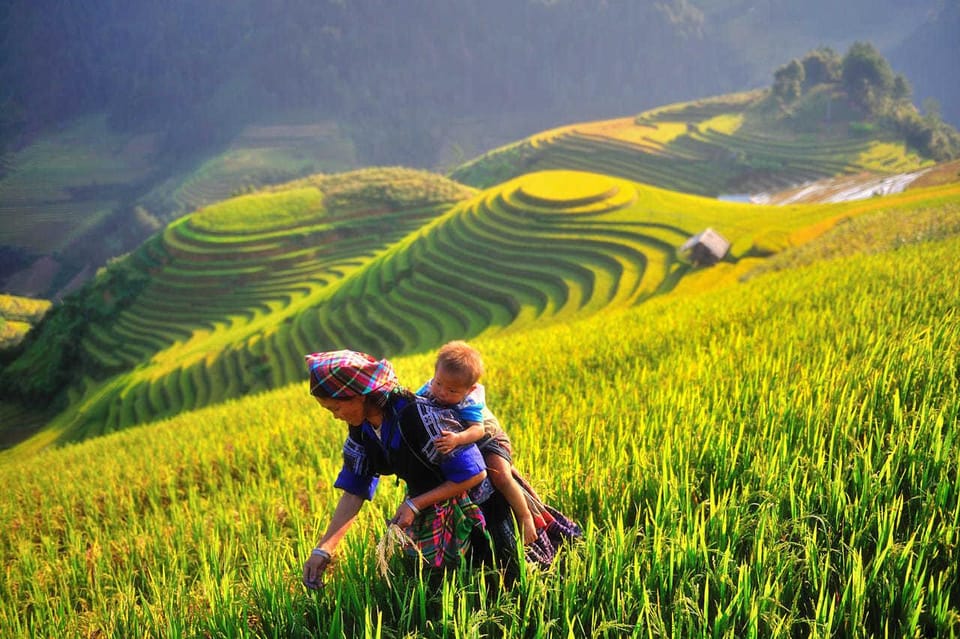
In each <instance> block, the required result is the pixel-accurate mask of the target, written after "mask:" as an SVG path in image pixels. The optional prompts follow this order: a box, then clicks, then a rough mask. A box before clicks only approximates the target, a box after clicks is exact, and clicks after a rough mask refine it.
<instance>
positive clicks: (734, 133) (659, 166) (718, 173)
mask: <svg viewBox="0 0 960 639" xmlns="http://www.w3.org/2000/svg"><path fill="white" fill-rule="evenodd" d="M765 97H766V94H765V93H764V92H763V91H753V92H747V93H742V94H732V95H727V96H721V97H718V98H712V99H706V100H697V101H693V102H684V103H678V104H672V105H667V106H664V107H658V108H656V109H652V110H650V111H645V112H643V113H641V114H639V115H637V116H636V117H634V118H617V119H614V120H607V121H600V122H584V123H579V124H572V125H567V126H563V127H558V128H556V129H552V130H549V131H545V132H542V133H538V134H536V135H534V136H531V137H529V138H527V139H525V140H521V141H520V142H517V143H514V144H511V145H509V146H506V147H503V148H501V149H494V150H493V151H490V152H488V153H486V154H484V155H483V156H481V157H479V158H477V159H475V160H473V161H471V162H468V163H466V164H464V165H463V166H461V167H458V168H457V169H456V170H454V171H453V172H452V173H451V177H453V179H455V180H458V181H460V182H464V183H465V184H470V185H473V186H476V187H489V186H492V185H494V184H498V183H500V182H503V181H505V180H508V179H511V178H513V177H516V176H518V175H522V174H525V173H529V172H531V171H537V170H550V169H569V170H578V171H589V172H594V173H603V174H607V175H612V176H617V177H621V178H625V179H629V180H633V181H636V182H642V183H644V184H650V185H653V186H657V187H660V188H664V189H669V190H673V191H679V192H682V193H691V194H695V195H701V196H706V197H717V196H718V195H721V194H724V193H762V192H776V191H779V190H783V189H786V188H789V187H792V186H795V185H797V184H802V183H806V182H810V181H813V180H817V179H822V178H827V177H836V176H841V175H848V174H854V173H860V172H865V171H866V172H870V173H875V174H880V175H887V174H893V173H902V172H908V171H914V170H917V169H919V168H921V167H924V166H929V165H931V164H932V162H930V161H928V160H925V159H924V158H922V157H920V156H919V155H918V154H917V153H916V152H915V151H913V150H911V149H909V148H907V147H906V146H905V145H904V143H903V141H902V140H899V139H895V136H892V135H890V134H886V135H883V134H880V133H879V132H878V133H877V134H876V135H874V136H872V137H870V138H864V137H858V136H854V135H848V134H846V133H838V132H837V131H834V130H832V129H831V130H824V131H820V132H816V133H810V132H795V131H791V128H790V124H789V123H788V124H785V123H783V122H775V121H773V119H772V118H771V116H770V114H768V113H766V111H765V107H764V99H765ZM817 126H818V127H820V128H824V127H826V124H824V123H817ZM834 128H836V127H834Z"/></svg>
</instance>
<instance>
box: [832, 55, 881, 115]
mask: <svg viewBox="0 0 960 639" xmlns="http://www.w3.org/2000/svg"><path fill="white" fill-rule="evenodd" d="M841 81H842V82H843V87H844V89H846V90H847V95H849V96H850V97H851V98H852V99H853V100H854V102H856V103H857V104H858V105H859V106H860V107H861V108H863V109H864V110H865V111H867V112H868V113H875V112H879V111H881V110H882V107H883V105H884V102H885V101H886V100H887V98H889V97H890V96H891V94H892V93H893V88H894V75H893V69H891V68H890V64H889V63H888V62H887V61H886V59H885V58H884V57H883V56H882V55H880V53H879V52H878V51H877V50H876V49H875V48H874V46H873V45H872V44H870V43H867V42H854V43H853V44H852V45H851V46H850V49H849V50H848V51H847V54H846V55H845V56H844V57H843V63H842V65H841Z"/></svg>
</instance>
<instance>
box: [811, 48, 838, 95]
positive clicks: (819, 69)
mask: <svg viewBox="0 0 960 639" xmlns="http://www.w3.org/2000/svg"><path fill="white" fill-rule="evenodd" d="M801 64H802V65H803V73H804V80H803V88H804V89H808V88H810V87H813V86H816V85H818V84H825V83H833V82H839V81H840V64H841V59H840V56H839V55H837V53H836V52H835V51H834V50H833V49H831V48H830V47H820V48H819V49H814V50H813V51H811V52H810V53H808V54H807V55H805V56H804V57H803V60H801Z"/></svg>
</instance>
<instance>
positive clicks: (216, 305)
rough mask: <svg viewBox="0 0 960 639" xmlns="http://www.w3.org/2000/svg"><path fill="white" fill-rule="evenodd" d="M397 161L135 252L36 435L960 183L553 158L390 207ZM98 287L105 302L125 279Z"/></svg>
mask: <svg viewBox="0 0 960 639" xmlns="http://www.w3.org/2000/svg"><path fill="white" fill-rule="evenodd" d="M360 175H367V174H366V173H361V174H360ZM387 175H389V178H385V179H384V180H382V181H377V180H374V181H373V182H372V184H367V185H365V186H362V187H358V188H357V189H355V190H350V189H346V190H345V192H344V191H341V192H339V194H338V191H337V188H338V186H339V187H340V188H341V189H343V186H342V185H343V184H344V183H349V180H347V179H345V178H342V177H337V176H332V177H326V178H322V181H321V182H318V184H320V185H321V186H324V185H325V187H326V189H327V191H326V193H324V198H323V200H322V202H325V203H327V204H324V205H321V204H319V203H320V202H321V191H320V189H319V188H318V186H317V184H311V182H310V181H309V180H306V181H300V182H296V183H293V184H291V185H290V186H289V187H288V188H285V189H278V190H275V191H274V192H270V193H263V194H258V195H250V196H244V197H240V198H236V199H234V200H228V201H226V202H224V203H222V204H220V205H218V206H216V207H210V208H209V209H205V210H203V211H200V212H198V213H197V214H195V215H192V216H187V217H185V218H183V219H182V220H179V221H178V222H177V223H175V224H173V225H171V226H170V227H168V228H167V229H166V230H165V232H164V233H163V234H162V235H158V236H156V237H155V238H154V239H153V241H151V242H150V243H148V244H147V245H145V246H144V247H143V249H141V250H140V251H137V252H136V253H135V254H133V255H131V256H130V257H129V258H127V259H126V260H123V261H122V262H120V263H118V264H117V265H116V266H115V267H114V268H115V270H118V271H121V272H124V273H126V274H127V275H126V276H125V278H115V279H114V281H115V282H119V283H122V282H128V283H129V282H133V283H135V286H134V287H133V290H132V291H130V292H129V293H128V298H127V299H126V301H125V302H124V305H123V306H122V308H118V309H117V311H116V312H115V313H114V314H113V315H109V316H106V317H104V318H103V319H101V320H97V319H95V318H94V319H91V320H89V321H87V322H85V323H84V324H83V326H82V332H81V333H80V334H79V335H80V337H79V338H78V339H77V340H75V341H76V342H79V346H80V349H81V351H80V355H79V357H77V358H76V359H75V360H73V363H72V365H71V366H69V367H67V368H66V369H65V370H69V371H70V377H69V378H67V379H66V380H64V381H63V382H58V383H63V384H68V385H69V387H70V390H69V393H68V395H66V396H65V397H66V399H67V400H68V405H67V406H66V409H65V410H64V411H63V412H62V413H61V414H60V415H59V417H58V418H57V419H55V420H54V421H53V422H52V423H51V427H50V428H49V429H47V431H46V432H45V433H44V434H43V435H42V436H41V437H39V438H35V441H34V442H33V443H32V444H31V446H39V445H42V444H43V443H44V442H52V441H57V440H60V441H64V440H73V439H77V438H83V437H88V436H91V435H95V434H98V433H102V432H106V431H110V430H115V429H120V428H125V427H128V426H130V425H133V424H136V423H142V422H145V421H150V420H153V419H157V418H159V417H163V416H168V415H172V414H175V413H177V412H180V411H184V410H190V409H194V408H198V407H201V406H204V405H207V404H211V403H217V402H220V401H224V400H226V399H229V398H232V397H237V396H240V395H243V394H248V393H250V392H254V391H258V390H263V389H268V388H273V387H276V386H279V385H283V384H285V383H289V382H291V381H294V380H297V379H300V378H301V377H302V355H303V354H304V353H306V352H309V351H310V350H322V349H325V348H340V347H350V348H356V349H360V350H366V351H368V352H371V353H375V354H378V355H388V356H395V355H398V354H402V353H412V352H422V351H425V350H430V349H433V348H435V347H436V346H438V345H439V344H441V343H442V342H443V341H446V340H448V339H452V338H463V337H469V338H473V337H476V336H479V335H487V334H491V333H495V332H501V331H505V330H510V331H512V332H513V331H519V330H521V329H525V328H528V327H532V326H540V325H543V324H545V323H549V322H556V321H568V320H571V319H575V318H580V317H586V316H589V315H591V314H594V313H597V312H604V311H606V310H609V309H615V308H627V307H630V306H632V305H635V304H637V303H639V302H641V301H644V300H647V299H649V298H650V297H651V296H652V295H655V294H658V293H661V294H662V293H667V292H669V291H671V290H672V289H673V288H674V287H677V286H678V285H679V286H680V287H681V288H685V289H688V288H689V287H690V286H695V287H696V286H707V287H709V286H715V285H717V284H718V283H723V282H733V281H736V277H737V276H739V275H743V274H745V273H746V272H747V271H748V270H749V269H750V268H751V267H752V266H753V265H755V264H756V263H758V262H759V261H761V258H762V256H765V255H770V254H771V253H776V252H777V251H779V250H781V249H783V248H786V247H788V246H790V245H793V244H799V243H803V242H804V241H807V240H809V239H810V238H812V237H815V236H817V235H818V234H820V233H822V232H823V231H824V230H826V229H828V228H830V226H831V225H832V224H834V223H835V222H836V220H838V219H841V218H844V217H849V216H854V215H858V214H860V213H862V212H865V211H870V210H876V209H877V208H881V207H894V208H896V207H902V208H907V207H913V206H921V205H923V202H927V201H929V202H935V201H940V200H941V199H943V198H945V197H946V198H951V197H956V196H957V194H958V193H960V187H957V186H954V187H950V188H946V189H941V190H936V191H932V192H917V193H914V194H913V195H911V196H910V197H908V196H907V195H902V196H899V199H898V198H890V199H889V200H885V201H882V202H868V203H855V204H839V205H829V206H827V205H824V206H794V207H764V206H755V205H746V204H738V203H731V202H718V201H713V200H704V199H702V198H697V197H693V196H688V195H683V194H678V193H673V192H668V191H663V190H660V189H656V188H653V187H649V186H645V185H640V184H637V183H633V182H629V181H626V180H622V179H619V178H614V177H610V176H604V175H599V174H588V173H577V172H563V171H557V172H542V173H534V174H529V175H526V176H523V177H521V178H518V179H516V180H513V181H510V182H507V183H504V184H502V185H499V186H497V187H494V188H491V189H488V190H486V191H483V192H480V193H477V194H476V195H472V196H469V193H468V192H465V191H463V190H462V189H461V188H460V187H457V186H456V185H455V184H453V183H450V182H447V181H443V180H442V179H440V178H434V179H427V178H426V177H425V175H424V174H415V175H414V177H415V178H416V179H414V180H413V181H412V182H410V184H411V188H410V192H409V194H408V195H407V197H406V199H405V200H403V201H405V202H406V203H407V208H406V209H404V208H402V207H399V208H397V207H395V206H394V207H391V206H385V204H386V203H389V202H397V201H398V197H399V196H398V194H397V193H393V194H392V195H390V194H386V195H385V191H390V190H391V189H394V190H396V189H398V188H399V185H400V184H401V183H402V180H400V181H398V180H397V178H400V177H402V174H399V175H398V174H397V173H396V172H394V173H388V174H387ZM361 182H362V181H361ZM427 187H431V188H434V189H435V190H434V191H433V195H430V191H429V190H428V188H427ZM363 194H366V196H367V199H364V197H363ZM467 196H469V197H468V199H462V198H464V197H467ZM370 198H373V199H370ZM377 198H380V199H379V202H380V205H379V206H373V207H371V203H375V201H377ZM458 199H462V201H461V202H460V203H459V204H457V203H456V201H457V200H458ZM414 203H418V206H419V208H418V206H413V204H414ZM325 207H326V208H325ZM411 207H412V208H411ZM424 207H425V208H424ZM246 209H249V211H248V212H247V214H246V215H242V214H241V212H242V211H244V210H246ZM331 211H333V212H335V213H334V214H331ZM348 211H349V212H350V213H348ZM337 212H338V213H337ZM264 215H266V218H264V219H261V218H263V216H264ZM266 220H273V221H272V222H268V221H266ZM708 226H709V227H712V228H714V229H716V230H718V231H719V232H720V233H721V234H722V235H724V236H725V237H726V238H727V239H728V240H730V242H731V243H732V247H731V252H730V255H729V256H728V258H727V261H726V262H724V263H721V264H720V265H718V266H717V267H715V268H714V269H711V270H710V271H709V274H708V276H706V277H704V276H703V275H704V274H703V273H701V271H699V270H697V269H693V270H691V268H690V266H689V265H688V264H686V263H684V262H683V261H682V260H680V258H679V257H678V255H677V248H678V247H679V246H680V245H681V244H682V243H683V242H684V241H685V240H686V239H687V238H688V237H690V236H691V235H693V234H695V233H697V232H699V231H701V230H703V229H704V228H705V227H708ZM687 275H689V276H691V277H685V276H687ZM687 280H689V281H690V283H688V282H687ZM137 282H139V284H136V283H137ZM696 282H700V284H696ZM89 295H91V296H93V298H92V299H91V303H99V304H102V303H103V302H104V301H107V300H108V299H110V298H117V299H120V298H122V297H123V295H124V292H123V290H121V289H111V288H109V287H101V288H100V289H97V288H94V289H93V290H92V291H91V293H90V294H89ZM98 300H99V302H98ZM54 325H56V324H54ZM44 348H47V349H50V342H49V340H44V339H42V333H41V339H38V340H37V345H36V347H35V350H34V351H33V352H32V353H31V351H28V352H27V353H26V355H25V356H24V357H23V358H22V359H21V360H17V362H14V364H13V365H12V366H11V367H10V369H9V371H8V372H7V373H6V374H7V375H8V377H7V378H6V380H5V382H6V383H7V384H8V385H9V384H10V383H11V377H13V378H15V379H16V380H30V381H31V382H33V381H34V380H35V379H38V378H41V377H42V375H41V373H40V371H42V370H46V369H45V368H44V367H49V361H50V359H49V355H51V354H50V353H49V352H48V356H47V357H44V356H43V353H44V350H43V349H44ZM53 354H54V355H55V354H56V353H53ZM32 367H36V368H32ZM58 383H55V382H53V381H49V382H48V384H51V385H52V386H53V387H54V388H56V387H58V386H57V385H58Z"/></svg>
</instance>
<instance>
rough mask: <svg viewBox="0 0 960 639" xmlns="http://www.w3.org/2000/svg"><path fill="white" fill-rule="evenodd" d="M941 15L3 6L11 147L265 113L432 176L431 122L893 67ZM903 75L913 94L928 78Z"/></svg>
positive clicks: (172, 1)
mask: <svg viewBox="0 0 960 639" xmlns="http://www.w3.org/2000/svg"><path fill="white" fill-rule="evenodd" d="M947 4H956V2H953V3H947ZM943 5H944V3H943V2H937V0H918V1H916V2H910V3H903V2H899V1H894V0H845V2H843V3H840V6H838V3H836V2H834V1H833V0H808V1H806V2H797V1H796V0H763V1H759V2H758V1H751V2H746V1H744V0H714V1H710V2H707V1H706V0H659V1H657V2H610V3H608V2H601V1H599V0H483V1H480V0H459V1H456V2H442V1H428V0H419V1H414V2H403V3H391V2H383V1H380V0H351V1H350V2H343V1H342V0H277V1H274V2H264V1H263V0H233V1H231V2H229V3H223V2H210V1H209V0H167V1H166V2H162V3H158V2H146V1H144V0H110V1H106V0H101V1H98V2H93V3H91V2H83V3H79V2H61V1H60V0H8V1H7V2H4V3H3V6H2V7H0V104H2V108H0V147H4V146H6V147H7V148H10V147H12V146H16V145H17V144H19V143H21V142H22V141H23V140H24V139H25V137H24V136H29V134H31V133H35V132H37V131H40V130H43V129H45V128H47V127H49V126H50V125H57V124H59V123H62V122H63V121H64V120H65V119H68V118H71V117H74V116H76V115H77V114H79V113H88V112H91V111H96V112H103V111H106V112H108V113H109V114H110V121H111V123H112V124H113V125H114V126H119V127H123V128H127V129H135V130H143V129H149V130H162V131H163V132H164V134H165V137H166V148H167V149H169V150H173V151H177V150H179V151H182V150H183V149H184V147H196V146H198V145H200V146H202V145H209V144H211V143H215V142H217V141H221V140H224V139H228V138H229V137H230V136H231V134H232V133H234V132H235V131H236V130H237V129H238V127H239V126H240V125H241V124H243V123H245V122H248V121H250V119H251V118H254V117H257V116H262V115H264V114H266V113H270V112H271V111H275V110H278V109H291V108H308V109H311V110H313V111H321V112H324V113H326V114H327V115H328V116H329V117H331V118H338V119H340V118H348V119H351V120H353V121H355V122H356V123H357V125H358V127H359V131H361V132H362V133H363V135H359V136H358V137H357V142H358V144H359V146H360V147H361V148H360V151H361V154H362V155H363V157H362V158H361V160H362V163H363V164H368V165H370V164H385V163H401V164H404V165H406V166H418V167H425V168H433V167H432V162H433V161H434V160H435V154H436V140H435V139H433V138H432V136H434V135H435V128H434V127H432V126H431V125H435V124H437V123H438V122H443V121H448V120H450V119H451V118H454V117H457V118H462V117H470V116H476V115H486V116H490V115H497V116H499V117H502V116H503V114H507V113H516V112H526V113H539V114H541V120H540V122H539V124H538V125H537V128H546V127H549V126H551V125H554V124H560V123H565V122H571V121H579V120H584V119H598V118H601V117H612V116H615V115H620V114H623V113H629V112H637V111H640V110H643V109H647V108H652V107H655V106H658V105H661V104H669V103H672V102H676V101H681V100H689V99H694V98H698V97H703V96H707V95H717V94H721V93H728V92H731V91H742V90H745V89H749V88H753V87H755V86H758V85H760V84H765V82H766V78H767V77H768V74H769V69H770V68H772V67H773V66H775V65H777V64H780V63H781V62H782V61H783V60H784V59H786V58H788V57H790V56H794V55H798V54H800V53H802V52H803V51H807V50H809V49H811V48H814V47H817V46H823V45H826V46H832V47H834V48H837V49H843V48H845V47H847V46H849V44H850V43H851V42H852V41H853V40H864V41H871V42H875V43H877V46H878V47H879V48H880V50H881V51H882V52H884V53H886V52H887V51H888V50H889V49H891V48H892V47H894V46H897V45H898V44H900V43H901V42H903V41H904V39H905V38H908V37H909V36H910V35H911V34H912V33H913V32H914V30H915V29H916V28H917V27H918V25H920V24H921V23H922V22H923V21H924V20H925V19H926V18H928V17H929V18H930V19H931V20H932V21H933V22H932V23H934V24H935V23H936V20H935V19H934V18H935V15H932V14H931V12H933V11H936V10H937V8H938V7H941V8H940V10H941V11H943V12H944V14H945V15H947V14H948V13H949V7H944V6H943ZM927 45H928V46H927V49H928V51H927V56H926V58H925V59H927V60H928V62H929V59H934V58H936V57H937V56H939V58H940V59H949V56H945V55H944V53H945V52H949V51H950V50H951V49H950V46H951V45H950V43H949V42H946V41H940V40H936V39H929V38H928V40H927ZM931 47H932V50H931ZM953 51H954V53H955V49H953ZM897 63H898V69H897V70H898V71H900V72H903V73H905V74H906V76H907V77H908V79H910V80H911V81H912V80H913V78H914V76H915V75H916V76H918V77H920V76H921V75H923V71H924V68H928V67H929V64H927V65H925V66H923V67H918V68H914V67H913V66H911V57H910V56H902V57H901V58H900V59H898V60H897ZM900 63H902V64H903V68H900ZM924 86H926V84H925V85H924ZM927 95H928V92H927V91H926V89H925V90H924V91H922V92H920V94H919V96H918V97H919V98H920V99H921V100H922V99H923V98H924V97H926V96H927ZM371 123H373V124H376V126H375V127H374V126H370V125H371ZM532 130H536V129H532ZM532 130H531V132H532ZM374 131H376V135H374Z"/></svg>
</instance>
